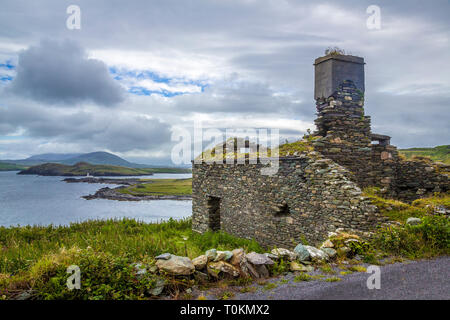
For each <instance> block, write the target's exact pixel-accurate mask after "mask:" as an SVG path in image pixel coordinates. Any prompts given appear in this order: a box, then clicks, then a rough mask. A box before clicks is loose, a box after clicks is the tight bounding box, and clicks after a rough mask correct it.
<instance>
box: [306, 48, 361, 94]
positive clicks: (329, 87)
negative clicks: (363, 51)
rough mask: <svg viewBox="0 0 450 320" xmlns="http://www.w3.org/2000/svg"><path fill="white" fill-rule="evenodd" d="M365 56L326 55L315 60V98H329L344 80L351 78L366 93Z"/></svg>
mask: <svg viewBox="0 0 450 320" xmlns="http://www.w3.org/2000/svg"><path fill="white" fill-rule="evenodd" d="M364 64H365V63H364V58H361V57H356V56H350V55H341V54H335V55H331V54H329V55H326V56H325V57H320V58H317V59H316V60H315V61H314V72H315V75H314V81H315V82H314V99H316V100H317V99H319V98H328V97H329V96H331V95H332V94H333V93H334V92H335V91H336V90H337V89H338V86H339V85H340V84H341V83H342V81H344V80H350V81H352V82H353V84H354V85H355V87H356V89H358V90H360V91H361V92H363V93H364Z"/></svg>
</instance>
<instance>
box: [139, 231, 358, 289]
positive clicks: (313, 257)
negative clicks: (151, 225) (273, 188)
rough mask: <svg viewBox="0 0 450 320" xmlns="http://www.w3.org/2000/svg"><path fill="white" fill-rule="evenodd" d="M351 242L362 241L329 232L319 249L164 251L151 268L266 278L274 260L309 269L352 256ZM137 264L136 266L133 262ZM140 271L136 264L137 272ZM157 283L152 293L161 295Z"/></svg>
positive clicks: (204, 277) (209, 276)
mask: <svg viewBox="0 0 450 320" xmlns="http://www.w3.org/2000/svg"><path fill="white" fill-rule="evenodd" d="M352 243H353V244H354V243H362V241H361V240H360V238H359V237H358V236H357V235H353V234H349V233H345V232H339V233H334V232H330V234H329V238H328V239H327V240H326V241H324V242H323V243H322V245H321V246H320V248H315V247H313V246H308V245H303V244H298V245H297V246H296V247H295V249H294V250H293V251H291V250H288V249H285V248H274V249H272V250H271V251H270V252H266V253H256V252H249V253H246V252H245V251H244V249H242V248H239V249H234V250H232V251H220V250H216V249H210V250H207V251H206V252H205V254H203V255H200V256H198V257H196V258H194V259H192V260H191V259H189V258H188V257H181V256H176V255H173V254H170V253H164V254H161V255H159V256H157V257H155V259H156V267H157V270H153V271H154V272H155V273H159V274H160V275H170V276H180V277H186V276H187V277H189V278H194V279H200V280H201V281H203V282H205V281H217V280H220V279H236V278H239V277H241V278H253V279H262V278H268V277H270V276H271V275H272V274H273V272H272V271H273V267H274V265H275V264H276V263H278V262H281V261H284V262H286V263H287V264H288V266H289V270H290V271H291V272H311V271H313V270H314V265H320V264H323V263H326V262H330V261H332V260H334V259H336V258H337V257H340V258H346V257H352V255H353V254H354V252H353V249H352ZM136 267H137V265H136ZM155 269H156V268H155ZM142 272H143V271H142V269H141V266H140V265H139V269H137V274H138V273H139V274H141V273H142ZM162 291H163V290H162V288H161V283H159V285H158V288H157V290H154V292H155V293H158V294H161V292H162Z"/></svg>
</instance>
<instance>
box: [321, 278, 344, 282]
mask: <svg viewBox="0 0 450 320" xmlns="http://www.w3.org/2000/svg"><path fill="white" fill-rule="evenodd" d="M325 281H326V282H338V281H342V279H341V278H338V277H331V278H327V279H325Z"/></svg>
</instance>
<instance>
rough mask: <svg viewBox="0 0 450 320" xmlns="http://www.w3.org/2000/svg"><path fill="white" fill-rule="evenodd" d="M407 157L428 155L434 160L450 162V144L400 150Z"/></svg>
mask: <svg viewBox="0 0 450 320" xmlns="http://www.w3.org/2000/svg"><path fill="white" fill-rule="evenodd" d="M398 151H399V153H400V154H403V155H404V156H405V157H406V158H407V159H413V158H414V157H427V158H430V159H431V160H433V161H440V162H444V163H447V164H450V145H444V146H437V147H434V148H410V149H400V150H398Z"/></svg>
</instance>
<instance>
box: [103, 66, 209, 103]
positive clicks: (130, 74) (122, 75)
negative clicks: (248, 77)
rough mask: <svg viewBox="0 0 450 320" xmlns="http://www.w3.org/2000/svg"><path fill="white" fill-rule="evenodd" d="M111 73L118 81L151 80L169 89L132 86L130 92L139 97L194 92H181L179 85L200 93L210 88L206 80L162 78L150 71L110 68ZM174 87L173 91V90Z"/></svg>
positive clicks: (170, 95) (168, 95)
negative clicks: (195, 89) (196, 89)
mask: <svg viewBox="0 0 450 320" xmlns="http://www.w3.org/2000/svg"><path fill="white" fill-rule="evenodd" d="M109 72H110V73H111V75H112V76H113V78H114V79H115V80H117V81H127V80H128V79H133V80H136V81H140V80H151V81H152V82H154V83H161V84H166V85H167V86H168V87H169V89H161V90H150V89H148V88H145V87H142V86H131V87H130V88H129V89H128V91H129V92H130V93H132V94H137V95H151V94H161V95H164V96H165V97H173V96H177V95H181V94H188V93H194V92H185V91H180V90H179V88H177V85H191V86H196V87H199V91H200V92H204V90H205V88H206V87H208V84H207V82H206V81H205V80H192V79H185V78H170V77H165V76H161V75H159V74H157V73H155V72H152V71H149V70H143V71H139V70H123V69H118V68H116V67H110V68H109ZM170 87H173V90H171V89H172V88H170Z"/></svg>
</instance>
